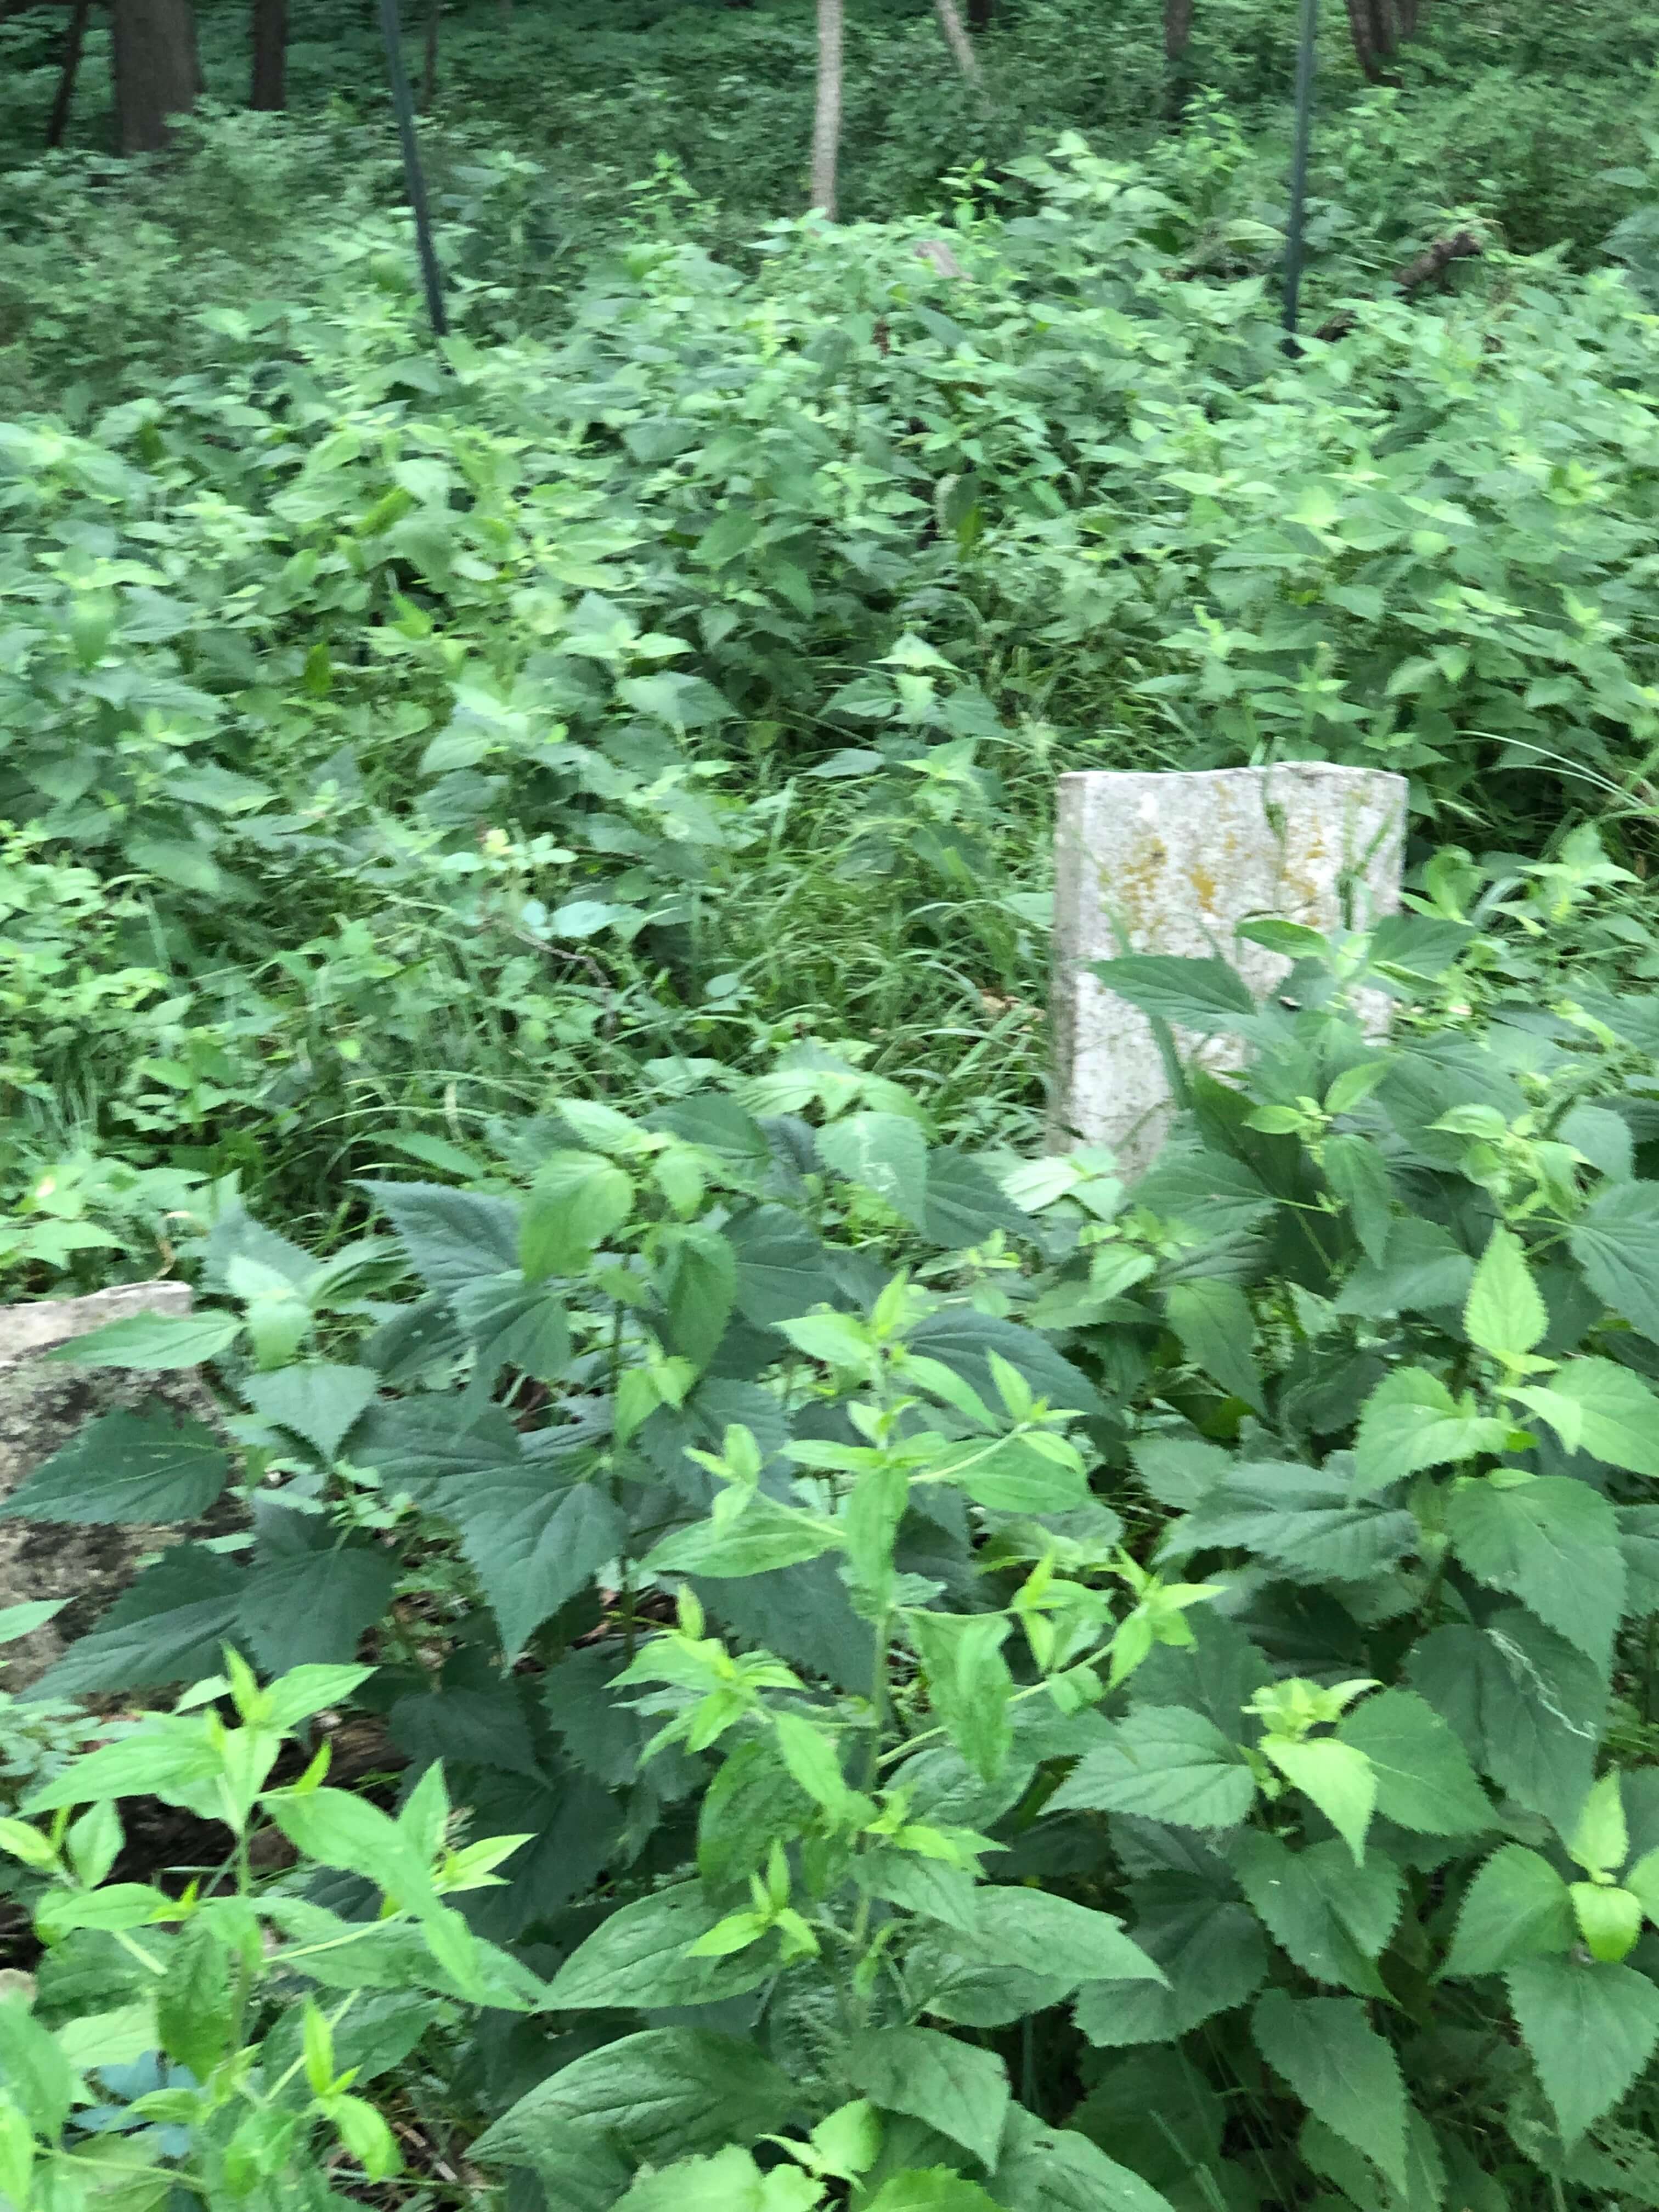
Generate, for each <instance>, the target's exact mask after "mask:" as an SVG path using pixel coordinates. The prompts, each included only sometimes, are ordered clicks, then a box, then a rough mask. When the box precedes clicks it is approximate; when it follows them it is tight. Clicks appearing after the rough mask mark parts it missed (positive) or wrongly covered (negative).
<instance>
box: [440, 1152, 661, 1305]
mask: <svg viewBox="0 0 1659 2212" xmlns="http://www.w3.org/2000/svg"><path fill="white" fill-rule="evenodd" d="M633 1211H634V1185H633V1182H632V1180H631V1179H630V1177H629V1175H628V1173H627V1171H626V1170H624V1169H623V1168H619V1167H617V1166H616V1165H615V1164H614V1163H613V1162H611V1161H610V1160H608V1159H606V1158H605V1156H604V1155H603V1154H602V1153H599V1152H555V1153H553V1154H552V1155H551V1157H550V1158H548V1159H546V1160H544V1162H543V1163H542V1164H541V1166H540V1167H539V1168H538V1170H537V1171H536V1180H535V1182H533V1183H532V1185H531V1188H530V1195H529V1197H528V1198H527V1199H526V1200H525V1203H524V1212H523V1215H522V1217H521V1219H520V1224H519V1229H518V1236H517V1240H516V1245H515V1249H514V1251H513V1255H512V1258H513V1260H516V1261H517V1262H518V1264H519V1266H520V1267H521V1268H522V1269H523V1271H524V1278H525V1280H526V1282H527V1283H532V1284H533V1283H539V1282H541V1281H543V1280H544V1279H545V1278H546V1277H547V1276H549V1275H577V1274H580V1273H581V1271H582V1269H583V1268H584V1267H586V1265H587V1263H588V1261H590V1260H591V1259H592V1256H593V1252H594V1249H595V1247H596V1246H598V1245H599V1244H602V1243H604V1242H605V1239H606V1237H609V1236H610V1235H611V1231H613V1230H617V1229H620V1228H621V1227H622V1225H623V1223H624V1222H625V1221H626V1220H627V1219H628V1218H629V1215H630V1214H631V1213H632V1212H633ZM508 1264H509V1265H511V1264H512V1261H509V1262H508ZM434 1287H436V1285H434Z"/></svg>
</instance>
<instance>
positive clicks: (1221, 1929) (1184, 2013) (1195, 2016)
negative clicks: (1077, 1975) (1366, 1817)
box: [1076, 1854, 1380, 2049]
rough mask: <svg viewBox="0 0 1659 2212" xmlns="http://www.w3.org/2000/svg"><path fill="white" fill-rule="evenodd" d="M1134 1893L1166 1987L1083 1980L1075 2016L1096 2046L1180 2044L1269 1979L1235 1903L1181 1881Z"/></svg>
mask: <svg viewBox="0 0 1659 2212" xmlns="http://www.w3.org/2000/svg"><path fill="white" fill-rule="evenodd" d="M1373 1858H1374V1859H1375V1854H1373ZM1378 1863H1380V1862H1378ZM1345 1871H1347V1872H1352V1869H1346V1868H1345ZM1135 1895H1136V1900H1137V1903H1138V1904H1139V1907H1140V1910H1139V1914H1138V1916H1137V1918H1136V1921H1135V1941H1136V1942H1137V1943H1138V1944H1139V1946H1140V1948H1141V1949H1142V1950H1143V1951H1145V1952H1146V1955H1147V1957H1148V1958H1150V1959H1152V1960H1153V1961H1154V1962H1155V1963H1156V1964H1157V1965H1158V1966H1161V1967H1162V1968H1163V1970H1164V1984H1162V1985H1160V1984H1158V1983H1156V1982H1147V1981H1144V1980H1143V1981H1105V1982H1085V1984H1084V1985H1083V1987H1082V1989H1081V1990H1079V1992H1078V2000H1077V2006H1076V2017H1077V2024H1078V2027H1079V2028H1080V2029H1081V2030H1082V2032H1083V2033H1084V2034H1085V2035H1086V2036H1087V2037H1088V2039H1089V2040H1090V2042H1091V2043H1093V2044H1097V2045H1102V2046H1104V2047H1106V2048H1109V2049H1118V2048H1121V2047H1122V2046H1124V2045H1133V2044H1138V2043H1174V2042H1176V2040H1177V2039H1179V2038H1180V2037H1182V2036H1183V2035H1185V2034H1187V2033H1188V2032H1189V2030H1191V2029H1193V2028H1194V2027H1199V2026H1200V2024H1201V2022H1203V2021H1206V2020H1208V2019H1210V2018H1211V2017H1212V2015H1214V2014H1216V2013H1218V2012H1231V2010H1232V2008H1233V2007H1234V2006H1235V2005H1241V2004H1243V2002H1244V2001H1245V1999H1246V1998H1247V1997H1252V1996H1255V1993H1256V1991H1257V1990H1259V1989H1260V1988H1261V1984H1263V1982H1265V1981H1266V1980H1267V1943H1266V1942H1265V1941H1264V1940H1263V1937H1262V1933H1261V1929H1260V1928H1259V1927H1258V1926H1257V1924H1256V1921H1255V1915H1254V1914H1253V1913H1252V1912H1251V1911H1250V1910H1249V1907H1248V1906H1247V1905H1241V1904H1240V1903H1239V1902H1238V1901H1237V1899H1235V1898H1231V1897H1230V1896H1228V1895H1226V1894H1225V1893H1217V1892H1216V1890H1214V1889H1213V1888H1212V1887H1209V1886H1208V1885H1207V1884H1206V1883H1204V1882H1202V1881H1188V1879H1187V1878H1185V1877H1183V1876H1181V1875H1166V1876H1163V1877H1154V1878H1153V1879H1152V1881H1142V1882H1139V1883H1137V1884H1136V1886H1135Z"/></svg>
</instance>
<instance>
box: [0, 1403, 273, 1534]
mask: <svg viewBox="0 0 1659 2212" xmlns="http://www.w3.org/2000/svg"><path fill="white" fill-rule="evenodd" d="M229 1474H230V1461H229V1458H228V1455H226V1453H225V1452H224V1451H223V1450H222V1449H221V1448H220V1444H219V1440H218V1438H217V1437H216V1436H215V1435H214V1433H213V1431H212V1430H211V1429H210V1428H209V1427H208V1426H207V1425H206V1423H205V1422H203V1421H197V1420H193V1419H189V1418H187V1417H184V1416H181V1415H179V1414H177V1413H172V1412H170V1411H169V1410H168V1409H167V1407H165V1406H162V1405H160V1404H155V1405H151V1406H147V1407H145V1408H144V1410H143V1412H142V1413H105V1414H103V1415H101V1416H100V1419H97V1420H94V1421H89V1422H88V1425H87V1426H86V1427H85V1428H84V1429H82V1431H81V1433H80V1434H79V1436H77V1437H75V1438H74V1440H73V1441H72V1442H71V1443H67V1444H65V1445H64V1449H62V1450H61V1451H58V1452H54V1453H53V1454H52V1457H51V1458H50V1459H48V1460H46V1461H44V1462H42V1463H41V1464H40V1466H39V1467H37V1468H35V1469H34V1470H33V1473H32V1474H28V1475H27V1476H26V1477H25V1478H24V1480H23V1481H22V1482H21V1483H20V1484H19V1485H18V1486H17V1488H16V1489H15V1491H13V1492H12V1493H11V1495H10V1497H9V1498H6V1499H5V1501H4V1502H3V1504H0V1519H9V1520H24V1521H64V1522H110V1521H126V1522H146V1523H155V1522H168V1521H195V1520H197V1519H199V1517H200V1516H202V1515H203V1514H204V1513H205V1512H206V1511H207V1510H208V1508H209V1507H210V1505H212V1504H215V1502H216V1500H217V1498H218V1497H219V1494H220V1492H222V1490H223V1488H224V1486H225V1483H226V1481H227V1480H228V1476H229Z"/></svg>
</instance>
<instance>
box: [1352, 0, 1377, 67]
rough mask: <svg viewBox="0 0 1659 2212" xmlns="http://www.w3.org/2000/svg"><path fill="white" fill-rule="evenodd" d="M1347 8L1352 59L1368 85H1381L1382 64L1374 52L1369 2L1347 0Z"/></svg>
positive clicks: (1374, 45) (1373, 29) (1373, 31)
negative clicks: (1356, 63) (1351, 42)
mask: <svg viewBox="0 0 1659 2212" xmlns="http://www.w3.org/2000/svg"><path fill="white" fill-rule="evenodd" d="M1347 8H1348V35H1349V37H1350V38H1351V39H1352V40H1353V54H1354V59H1355V60H1356V61H1357V62H1358V64H1359V66H1360V69H1361V70H1362V72H1363V73H1364V77H1365V81H1366V82H1367V83H1368V84H1381V82H1383V64H1382V61H1381V59H1380V58H1379V56H1378V54H1377V51H1376V32H1375V27H1374V26H1373V23H1372V21H1371V9H1370V0H1347Z"/></svg>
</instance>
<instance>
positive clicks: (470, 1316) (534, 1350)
mask: <svg viewBox="0 0 1659 2212" xmlns="http://www.w3.org/2000/svg"><path fill="white" fill-rule="evenodd" d="M449 1303H450V1310H451V1311H452V1312H453V1314H454V1316H455V1318H456V1320H457V1321H459V1323H460V1324H461V1327H462V1328H464V1329H465V1331H466V1334H467V1336H468V1338H469V1340H471V1343H472V1345H473V1346H474V1348H475V1352H476V1360H477V1364H476V1365H475V1368H474V1370H473V1383H474V1386H475V1388H476V1387H477V1386H478V1384H479V1383H480V1382H481V1380H482V1381H483V1382H485V1383H487V1382H489V1381H491V1380H493V1379H494V1377H495V1376H497V1375H499V1374H500V1373H501V1370H502V1368H503V1367H513V1368H516V1369H517V1370H519V1372H520V1374H522V1375H531V1376H534V1377H535V1378H536V1380H537V1381H538V1383H554V1382H556V1381H557V1380H558V1378H559V1377H560V1376H562V1374H563V1373H564V1371H565V1370H566V1368H567V1367H568V1365H569V1364H570V1322H569V1320H568V1316H567V1315H566V1313H565V1309H564V1301H563V1299H562V1297H561V1296H560V1295H559V1293H558V1292H557V1291H552V1290H550V1289H549V1288H548V1286H547V1285H545V1284H544V1283H527V1282H526V1280H525V1279H524V1271H523V1269H522V1268H520V1267H513V1268H512V1269H510V1270H509V1271H508V1272H507V1273H506V1274H503V1275H483V1276H480V1277H478V1278H477V1280H476V1281H473V1282H471V1283H467V1284H465V1285H463V1287H462V1288H461V1289H460V1290H459V1291H456V1292H455V1294H454V1296H453V1297H452V1298H451V1300H450V1302H449Z"/></svg>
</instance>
